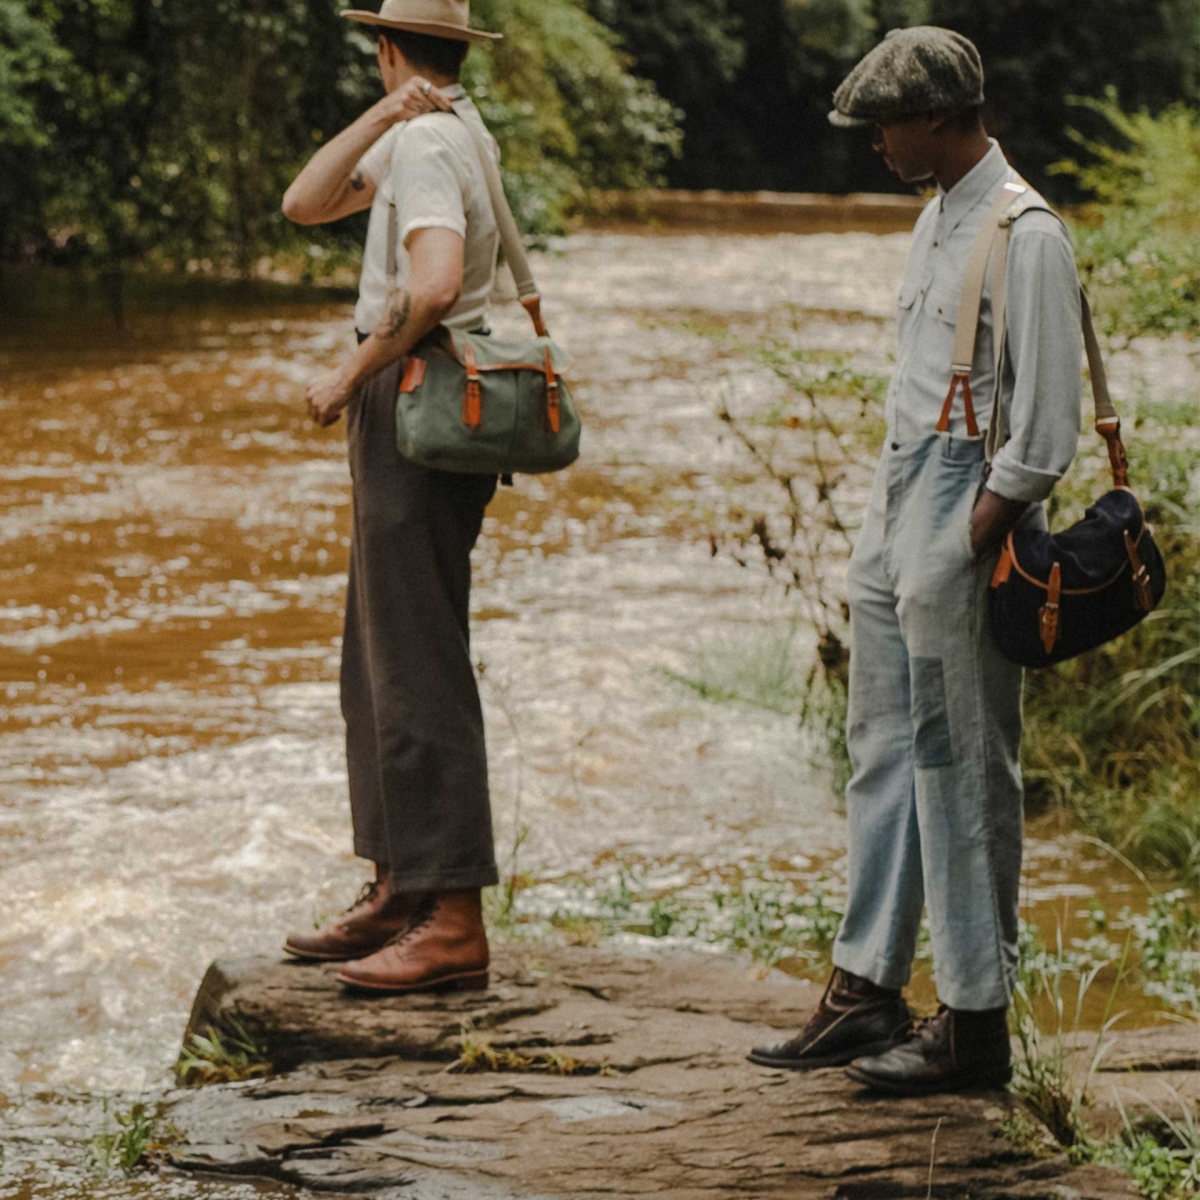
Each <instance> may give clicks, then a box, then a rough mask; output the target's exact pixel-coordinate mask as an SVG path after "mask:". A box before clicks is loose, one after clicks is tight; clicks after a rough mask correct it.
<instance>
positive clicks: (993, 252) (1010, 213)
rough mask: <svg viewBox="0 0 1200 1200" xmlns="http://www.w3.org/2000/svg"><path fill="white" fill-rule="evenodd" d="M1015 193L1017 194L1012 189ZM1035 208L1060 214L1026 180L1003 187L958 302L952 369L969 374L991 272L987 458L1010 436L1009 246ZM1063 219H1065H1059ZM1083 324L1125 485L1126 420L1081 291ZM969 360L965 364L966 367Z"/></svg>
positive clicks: (1104, 431) (1098, 405) (1113, 455)
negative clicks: (1004, 394) (1005, 391)
mask: <svg viewBox="0 0 1200 1200" xmlns="http://www.w3.org/2000/svg"><path fill="white" fill-rule="evenodd" d="M1014 192H1015V193H1016V195H1015V198H1014V196H1013V193H1014ZM1032 209H1039V210H1041V211H1042V212H1048V213H1050V215H1051V216H1054V217H1058V213H1056V212H1055V211H1054V210H1053V209H1052V208H1051V207H1050V206H1049V205H1048V204H1047V203H1046V202H1045V201H1044V200H1043V199H1042V198H1041V197H1040V196H1039V195H1038V194H1037V193H1036V192H1034V191H1032V190H1031V189H1030V188H1029V187H1028V186H1027V185H1025V184H1017V183H1006V184H1005V185H1004V187H1003V188H1002V189H1001V190H1000V192H999V194H998V196H997V198H996V202H995V204H993V206H992V209H991V210H990V211H989V213H988V215H987V217H985V218H984V223H983V228H982V229H981V230H980V231H979V237H978V239H977V240H976V243H975V248H974V250H973V251H972V254H971V259H970V261H969V263H968V264H967V274H966V278H965V280H964V283H963V294H962V299H961V301H960V302H959V309H958V318H957V321H956V324H955V328H954V351H953V355H952V357H953V360H954V361H953V362H952V364H951V369H952V371H954V372H955V375H956V377H957V374H958V373H959V372H960V371H964V370H965V371H966V372H967V374H968V375H969V373H970V369H971V363H972V362H973V361H974V358H975V338H976V334H977V332H978V327H979V307H980V304H981V303H982V299H983V284H984V280H985V278H986V277H987V272H988V270H989V267H990V270H991V272H992V346H993V363H994V366H995V380H994V402H993V404H992V420H991V423H990V426H989V428H988V436H987V447H986V452H987V460H988V462H991V460H992V459H993V458H994V457H995V455H996V453H997V451H998V450H999V449H1000V447H1001V446H1003V445H1004V443H1005V442H1006V441H1007V440H1008V415H1007V413H1006V412H1005V411H1004V407H1003V405H1002V404H1001V403H1000V386H1001V381H1002V379H1003V368H1004V360H1005V355H1006V343H1007V340H1008V339H1007V330H1008V244H1009V239H1010V237H1011V234H1012V225H1013V222H1014V221H1016V220H1017V218H1018V217H1020V216H1021V215H1022V214H1023V213H1027V212H1029V211H1030V210H1032ZM1058 219H1059V220H1061V219H1062V218H1061V217H1058ZM1079 301H1080V324H1081V326H1082V328H1083V346H1084V350H1085V352H1086V354H1087V363H1088V375H1089V377H1090V379H1091V385H1092V400H1093V404H1094V406H1095V411H1096V432H1097V433H1099V434H1100V435H1101V437H1103V438H1104V440H1105V442H1106V443H1107V445H1108V457H1109V463H1110V465H1111V467H1112V473H1113V485H1114V486H1115V487H1126V486H1128V482H1129V468H1128V462H1127V460H1126V457H1125V447H1124V445H1123V444H1122V442H1121V421H1120V418H1119V417H1118V416H1117V410H1116V408H1115V407H1114V406H1113V402H1112V396H1111V394H1110V393H1109V390H1108V375H1107V373H1106V371H1105V369H1104V360H1103V358H1102V356H1101V353H1100V342H1099V340H1098V339H1097V337H1096V329H1095V326H1094V325H1093V324H1092V309H1091V305H1090V304H1089V303H1088V298H1087V293H1086V292H1085V291H1084V290H1083V288H1082V287H1080V289H1079ZM963 364H965V366H964V365H963ZM954 387H955V380H954V379H952V380H951V385H950V396H949V397H948V398H947V410H948V407H949V401H950V400H951V399H952V398H953V395H954Z"/></svg>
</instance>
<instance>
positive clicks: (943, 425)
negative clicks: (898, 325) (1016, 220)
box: [935, 183, 1026, 437]
mask: <svg viewBox="0 0 1200 1200" xmlns="http://www.w3.org/2000/svg"><path fill="white" fill-rule="evenodd" d="M1025 190H1026V189H1025V188H1024V186H1023V185H1021V184H1016V183H1006V184H1005V185H1004V187H1002V188H1001V189H1000V191H999V193H998V194H997V196H996V199H995V200H994V201H993V203H992V207H991V208H990V209H989V210H988V214H987V216H986V217H984V219H983V225H982V227H981V229H980V234H979V237H978V238H976V240H975V246H974V248H973V249H972V251H971V257H970V259H969V260H968V261H967V273H966V275H965V277H964V278H963V289H962V298H961V299H960V300H959V304H958V317H957V319H956V321H955V324H954V349H953V350H952V351H951V355H950V370H951V372H952V374H951V376H950V390H949V391H948V392H947V393H946V402H945V403H944V404H943V405H942V415H941V416H940V417H939V418H938V423H937V425H936V426H935V428H936V429H937V431H938V433H946V432H947V431H948V430H949V428H950V411H951V409H952V408H953V407H954V394H955V392H957V391H958V389H959V388H960V387H961V388H962V394H963V409H964V411H965V414H966V418H967V436H968V437H978V436H979V425H978V423H977V422H976V420H975V405H974V402H973V401H972V399H971V364H972V363H973V362H974V361H975V334H976V331H977V330H978V328H979V306H980V304H981V303H982V302H983V281H984V279H985V278H986V277H987V271H988V261H989V259H990V258H991V254H992V243H993V242H994V241H995V239H996V233H997V230H998V228H999V221H1000V218H1001V215H1002V214H1003V213H1004V211H1005V210H1006V209H1007V208H1008V207H1009V205H1010V204H1012V201H1013V193H1014V192H1015V193H1016V194H1017V195H1020V194H1021V193H1022V192H1024V191H1025Z"/></svg>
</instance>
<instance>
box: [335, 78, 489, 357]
mask: <svg viewBox="0 0 1200 1200" xmlns="http://www.w3.org/2000/svg"><path fill="white" fill-rule="evenodd" d="M446 90H447V92H448V93H449V94H450V95H451V96H452V97H454V96H457V95H461V94H462V92H461V89H455V88H447V89H446ZM463 120H464V118H461V117H459V116H458V115H457V114H455V113H442V112H439V113H429V114H426V115H425V116H422V117H417V118H416V119H415V120H412V121H406V122H403V123H401V124H398V125H393V126H392V128H391V129H389V130H388V131H387V133H385V134H384V135H383V136H382V137H381V138H380V139H379V140H378V141H377V142H376V143H375V144H374V145H373V146H372V147H371V148H370V149H369V150H368V151H367V152H366V154H364V155H363V157H362V158H361V160H360V161H359V164H358V166H359V170H361V171H362V173H363V174H364V175H366V176H367V177H368V178H369V179H370V180H371V181H372V182H373V183H374V184H375V188H376V191H375V199H374V201H373V203H372V205H371V217H370V223H369V224H368V226H367V244H366V249H365V250H364V252H363V264H362V276H361V278H360V280H359V285H358V304H357V305H356V306H355V309H354V324H355V328H357V329H358V330H359V331H360V332H361V333H370V332H371V330H373V329H374V328H375V326H376V325H378V324H379V322H380V320H381V319H382V318H383V315H384V311H385V310H386V308H387V298H388V286H387V232H388V206H389V204H392V203H394V204H395V205H396V216H397V222H396V223H397V238H396V272H397V275H396V281H397V286H400V287H403V286H404V282H405V280H406V279H407V278H408V273H409V258H408V253H407V251H406V250H405V243H406V241H407V240H408V237H409V235H410V234H411V233H412V232H413V231H414V230H416V229H429V228H442V229H453V230H454V231H455V232H456V233H459V234H461V235H462V237H463V240H464V243H465V245H464V247H463V284H462V291H461V293H460V294H459V297H458V302H457V303H456V304H455V306H454V308H453V310H452V311H451V313H450V315H449V316H448V317H447V318H446V321H445V323H446V324H447V325H452V326H453V327H454V328H456V329H480V328H484V327H486V326H487V323H488V297H489V296H490V295H491V292H492V288H493V286H494V285H495V281H496V262H497V257H498V254H499V248H500V233H499V230H498V229H497V227H496V217H495V214H494V213H493V211H492V202H491V198H490V196H489V195H488V188H487V179H486V177H485V176H484V173H483V165H482V163H480V161H479V153H478V151H477V150H476V143H475V140H474V138H473V137H472V136H471V132H470V130H468V129H467V127H466V126H465V125H464V124H463ZM480 127H482V122H480ZM488 143H489V145H490V146H491V147H492V150H493V153H495V154H496V156H497V158H498V157H499V151H498V150H497V148H496V143H495V142H494V141H493V140H492V139H491V136H490V135H489V136H488Z"/></svg>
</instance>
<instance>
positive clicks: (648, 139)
mask: <svg viewBox="0 0 1200 1200" xmlns="http://www.w3.org/2000/svg"><path fill="white" fill-rule="evenodd" d="M472 12H473V17H474V19H475V20H477V21H479V22H480V23H481V24H483V25H484V26H486V27H487V28H492V29H502V30H504V33H505V37H504V40H503V41H501V42H498V43H497V44H496V45H495V46H494V47H491V48H490V50H489V51H488V53H487V55H483V54H479V53H476V54H473V55H472V56H471V57H470V58H469V59H468V65H467V71H466V74H465V76H464V79H465V82H466V85H467V86H468V88H469V89H470V90H471V92H472V94H473V95H474V97H475V100H476V102H477V103H478V104H479V106H480V110H481V112H482V113H483V116H484V119H485V121H487V123H488V125H489V127H490V128H491V129H492V132H493V133H494V134H495V135H496V138H497V140H498V141H499V142H500V145H501V149H502V151H503V156H502V157H503V168H504V173H505V180H506V183H507V184H508V186H509V194H510V196H511V197H512V198H513V201H514V209H515V211H516V213H517V217H518V220H519V221H520V222H521V223H522V225H523V226H524V228H526V229H527V230H529V231H531V232H533V233H534V234H538V235H545V234H548V233H556V232H560V231H561V230H562V229H563V228H564V225H565V224H566V222H567V220H568V218H569V217H570V215H571V214H572V212H574V211H575V210H576V209H577V208H578V207H579V206H580V204H581V202H582V200H583V197H584V194H585V192H586V190H587V189H588V188H593V187H597V188H625V187H643V186H647V185H650V184H654V183H657V182H660V172H661V171H662V168H663V166H664V165H665V163H666V161H667V159H668V158H670V157H671V156H672V155H674V154H676V153H677V152H678V147H679V131H678V128H677V124H676V113H675V110H674V109H673V108H672V106H671V105H670V104H669V103H667V102H666V101H665V100H663V99H662V98H661V97H660V96H659V95H658V94H657V92H656V91H655V90H654V88H653V86H652V85H651V84H649V83H648V82H646V81H645V80H643V79H638V78H635V77H634V76H632V75H631V74H630V73H629V72H628V70H627V69H626V67H627V63H626V60H625V58H624V57H623V56H622V55H621V54H620V53H619V52H618V50H617V48H616V38H615V37H614V35H613V34H612V33H611V32H610V31H609V30H608V29H606V28H605V27H604V26H603V25H601V24H600V23H599V22H598V21H596V20H594V19H593V18H592V17H590V16H589V15H588V14H587V12H586V11H585V10H584V8H583V6H582V4H581V3H578V2H577V0H483V2H482V3H479V2H477V3H476V4H475V6H474V8H473V10H472Z"/></svg>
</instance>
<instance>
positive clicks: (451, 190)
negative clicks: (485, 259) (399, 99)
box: [392, 121, 467, 246]
mask: <svg viewBox="0 0 1200 1200" xmlns="http://www.w3.org/2000/svg"><path fill="white" fill-rule="evenodd" d="M401 172H402V173H403V177H404V186H403V187H398V186H393V195H394V196H395V197H396V219H397V228H398V230H399V233H398V237H399V241H400V245H402V246H404V245H406V244H407V242H408V239H409V236H410V235H411V234H412V233H413V232H414V231H415V230H417V229H452V230H454V232H455V233H457V234H458V235H459V236H460V237H463V238H465V237H466V236H467V214H466V206H465V204H464V201H463V182H462V178H461V176H460V174H459V171H458V170H457V169H456V165H455V161H454V155H453V151H452V150H451V148H450V147H449V146H448V145H447V144H446V142H445V141H444V140H443V139H442V138H440V137H439V136H438V134H437V132H436V130H434V129H431V128H430V127H429V125H428V124H426V123H425V122H423V121H417V122H414V123H413V124H411V125H410V126H409V128H408V130H407V134H406V136H405V137H404V139H403V140H402V141H401V142H400V144H399V147H398V149H397V153H396V154H395V155H393V157H392V175H393V177H395V176H396V175H398V174H399V173H401ZM395 182H398V181H395Z"/></svg>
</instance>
